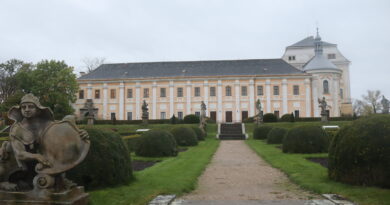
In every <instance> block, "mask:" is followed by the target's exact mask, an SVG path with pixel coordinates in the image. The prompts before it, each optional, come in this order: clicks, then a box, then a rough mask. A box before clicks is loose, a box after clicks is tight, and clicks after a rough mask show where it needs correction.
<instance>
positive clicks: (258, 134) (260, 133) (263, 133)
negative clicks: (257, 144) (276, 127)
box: [253, 125, 272, 140]
mask: <svg viewBox="0 0 390 205" xmlns="http://www.w3.org/2000/svg"><path fill="white" fill-rule="evenodd" d="M271 129H272V126H267V125H260V126H258V127H255V129H254V130H253V139H257V140H264V139H267V135H268V133H269V131H271Z"/></svg>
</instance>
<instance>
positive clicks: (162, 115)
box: [160, 112, 166, 120]
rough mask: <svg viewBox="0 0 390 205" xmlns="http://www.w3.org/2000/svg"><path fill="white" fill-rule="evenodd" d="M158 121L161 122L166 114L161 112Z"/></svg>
mask: <svg viewBox="0 0 390 205" xmlns="http://www.w3.org/2000/svg"><path fill="white" fill-rule="evenodd" d="M160 119H162V120H165V119H166V113H165V112H161V113H160Z"/></svg>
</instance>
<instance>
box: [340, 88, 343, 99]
mask: <svg viewBox="0 0 390 205" xmlns="http://www.w3.org/2000/svg"><path fill="white" fill-rule="evenodd" d="M340 98H341V99H344V93H343V89H340Z"/></svg>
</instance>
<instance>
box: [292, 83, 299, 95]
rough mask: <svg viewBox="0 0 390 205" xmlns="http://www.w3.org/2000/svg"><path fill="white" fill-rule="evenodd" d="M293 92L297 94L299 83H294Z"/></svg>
mask: <svg viewBox="0 0 390 205" xmlns="http://www.w3.org/2000/svg"><path fill="white" fill-rule="evenodd" d="M293 93H294V95H299V85H294V87H293Z"/></svg>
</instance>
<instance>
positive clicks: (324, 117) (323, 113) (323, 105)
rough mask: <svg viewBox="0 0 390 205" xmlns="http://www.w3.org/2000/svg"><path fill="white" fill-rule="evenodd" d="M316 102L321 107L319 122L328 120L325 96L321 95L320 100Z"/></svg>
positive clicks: (327, 106)
mask: <svg viewBox="0 0 390 205" xmlns="http://www.w3.org/2000/svg"><path fill="white" fill-rule="evenodd" d="M318 104H319V105H318V107H319V108H321V122H328V112H327V111H326V109H327V108H330V106H329V105H328V103H327V102H326V100H325V97H322V100H321V99H318Z"/></svg>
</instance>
